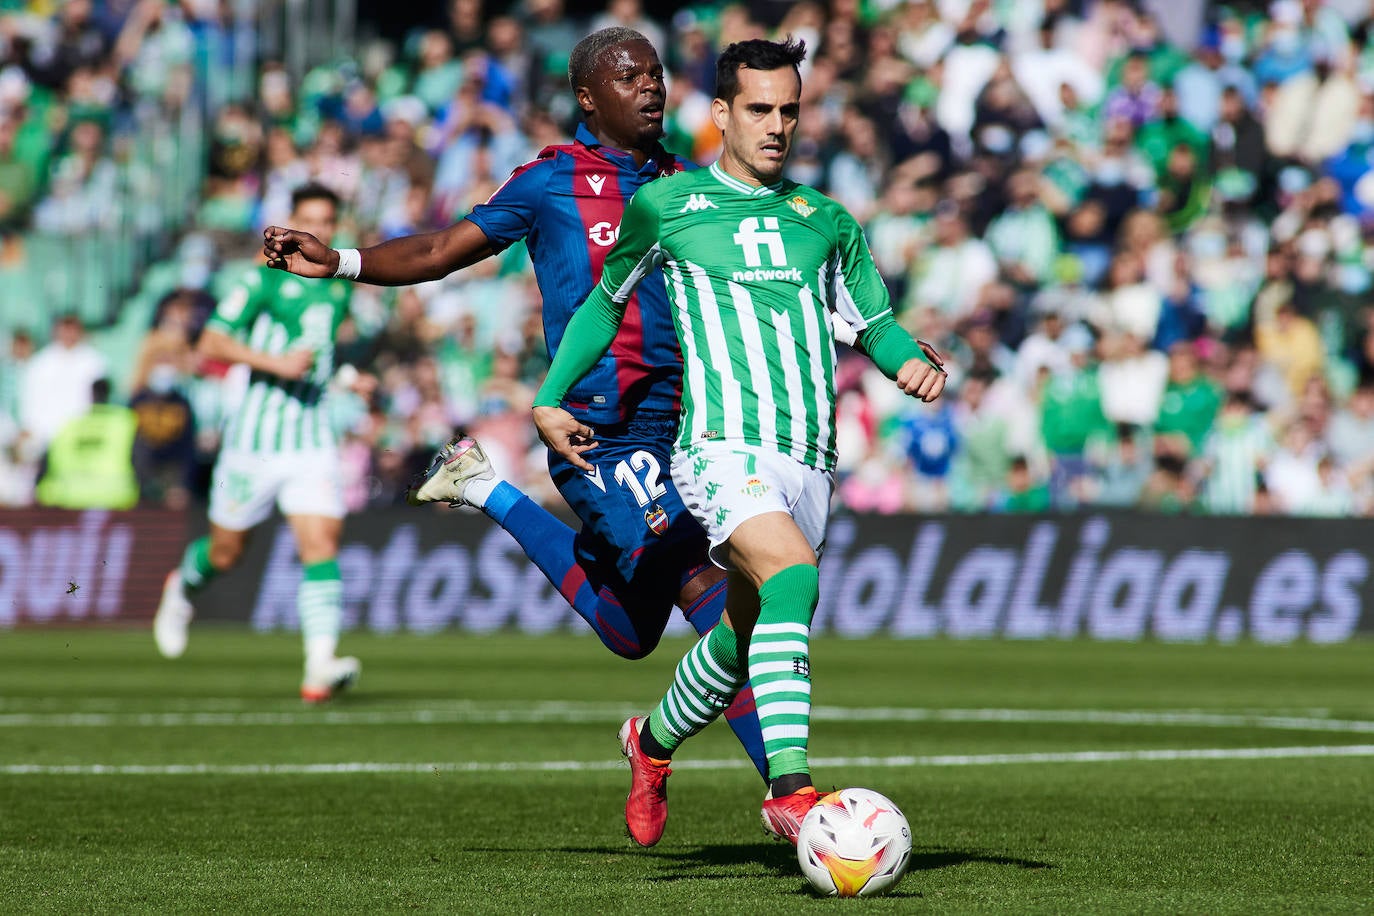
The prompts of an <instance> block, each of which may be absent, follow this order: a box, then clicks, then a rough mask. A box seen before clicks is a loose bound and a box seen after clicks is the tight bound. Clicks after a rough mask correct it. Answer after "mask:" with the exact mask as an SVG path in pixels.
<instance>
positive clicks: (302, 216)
mask: <svg viewBox="0 0 1374 916" xmlns="http://www.w3.org/2000/svg"><path fill="white" fill-rule="evenodd" d="M338 218H339V214H338V212H337V211H336V210H335V209H334V205H333V204H332V203H330V202H329V201H328V200H325V199H323V198H314V199H313V200H303V201H301V202H300V203H299V204H297V205H296V209H294V210H292V211H291V228H292V229H299V230H300V231H301V232H309V233H310V234H311V235H313V236H314V237H315V238H317V239H319V240H320V241H321V242H324V243H325V244H326V245H327V244H329V242H330V240H331V239H333V238H334V232H335V230H336V229H337V228H338Z"/></svg>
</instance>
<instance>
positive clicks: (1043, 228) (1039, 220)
mask: <svg viewBox="0 0 1374 916" xmlns="http://www.w3.org/2000/svg"><path fill="white" fill-rule="evenodd" d="M1040 180H1041V179H1040V174H1039V173H1038V172H1037V171H1036V170H1035V169H1028V168H1027V169H1018V170H1017V171H1016V172H1015V173H1013V174H1012V176H1011V179H1010V181H1008V183H1007V190H1008V192H1009V196H1010V204H1009V206H1008V207H1007V209H1006V210H1004V211H1002V213H1000V214H999V215H998V216H997V217H996V218H995V219H994V220H993V221H992V223H991V224H990V225H989V226H988V229H987V232H986V234H985V238H986V240H987V243H988V245H989V246H991V248H992V253H993V255H994V256H995V257H996V258H997V265H998V267H999V268H1000V270H1001V273H1002V276H1003V277H1005V278H1006V279H1007V280H1008V281H1010V282H1011V283H1013V284H1015V285H1016V286H1017V287H1020V288H1021V289H1023V290H1029V289H1032V288H1035V287H1038V286H1041V285H1043V284H1045V283H1047V282H1049V280H1050V279H1051V277H1052V275H1053V273H1054V261H1055V258H1056V257H1058V255H1059V231H1058V230H1057V229H1056V228H1055V225H1054V217H1053V216H1051V215H1050V211H1049V210H1048V209H1046V208H1045V205H1044V204H1043V203H1041V201H1040Z"/></svg>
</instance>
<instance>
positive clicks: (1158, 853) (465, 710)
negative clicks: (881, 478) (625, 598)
mask: <svg viewBox="0 0 1374 916" xmlns="http://www.w3.org/2000/svg"><path fill="white" fill-rule="evenodd" d="M685 647H686V643H684V642H682V641H681V640H670V641H668V642H666V643H665V644H664V645H663V646H661V647H660V648H659V650H658V652H656V653H655V654H654V656H652V657H651V658H650V659H648V660H645V661H642V662H624V661H621V660H618V659H616V658H614V657H612V656H610V655H609V654H608V653H607V652H606V651H605V650H604V649H602V648H601V646H600V645H599V644H598V643H596V641H595V640H593V639H591V638H589V637H580V636H566V635H565V636H558V637H552V636H551V637H540V638H533V637H528V638H526V637H516V636H509V635H501V636H483V637H476V636H463V635H459V634H444V635H440V636H435V637H429V638H420V637H410V636H396V637H390V638H380V637H374V636H363V635H356V634H350V635H348V636H346V637H345V640H344V648H345V649H346V650H347V651H349V652H352V653H356V654H357V655H358V656H359V657H361V658H362V660H363V679H362V682H361V684H360V685H359V689H358V690H357V691H356V692H354V693H353V694H351V695H348V696H345V697H343V698H341V699H340V700H339V701H337V702H335V703H333V704H331V705H330V706H328V707H326V708H322V709H307V708H304V707H302V705H301V704H300V702H299V701H298V700H296V699H295V691H296V687H297V683H298V665H299V655H298V647H297V642H296V640H295V638H294V637H291V636H288V635H285V634H280V635H270V636H261V635H252V634H248V633H246V632H243V631H241V630H235V629H215V628H209V627H197V628H193V630H192V640H191V647H190V650H189V651H188V653H187V655H186V656H185V657H184V658H182V659H180V660H178V661H175V662H171V661H165V660H163V659H161V658H159V657H157V655H156V653H155V652H154V650H153V647H152V640H151V637H150V635H149V634H148V633H145V632H135V631H128V630H106V631H101V630H65V631H47V632H40V631H13V632H4V633H0V913H28V912H40V913H64V914H65V913H85V912H91V913H138V912H176V913H209V912H216V913H340V912H356V913H379V912H431V913H442V912H454V913H630V914H645V913H675V914H676V913H703V914H716V913H748V914H764V913H789V914H791V913H810V912H817V913H819V912H831V913H833V912H846V913H850V912H858V911H863V912H877V913H924V912H932V913H1256V912H1283V913H1302V914H1306V913H1323V912H1330V913H1345V912H1360V911H1363V912H1369V911H1370V910H1371V909H1372V908H1374V747H1371V746H1372V745H1374V689H1371V688H1374V643H1370V642H1367V641H1362V642H1355V643H1351V644H1347V645H1341V646H1310V645H1299V646H1290V647H1264V646H1256V645H1248V644H1240V645H1233V646H1218V645H1197V646H1171V645H1159V644H1137V645H1120V644H1101V643H1096V644H1094V643H1088V642H1037V643H1018V642H1008V641H989V642H955V641H946V640H935V641H914V642H892V641H844V640H840V639H837V638H833V637H821V638H818V639H816V640H814V641H813V659H812V661H813V669H812V670H813V677H814V685H815V686H814V690H815V702H816V704H817V709H816V717H815V719H814V721H813V724H812V737H811V749H812V756H813V761H814V764H815V772H814V775H815V777H816V781H817V783H818V784H819V785H821V786H823V787H826V786H832V785H833V786H843V785H861V786H867V787H871V788H874V789H877V790H879V791H881V792H883V793H885V794H887V795H888V796H890V797H891V798H893V799H894V800H895V801H897V803H898V804H899V805H901V806H902V808H903V810H904V811H905V812H906V814H907V817H908V819H909V820H910V822H911V826H912V832H913V836H914V854H913V864H912V868H911V870H910V872H909V873H908V874H907V876H906V878H905V879H904V880H903V881H902V883H901V884H900V885H899V886H898V888H897V889H896V891H895V893H894V894H893V895H892V896H889V897H886V898H881V899H871V900H849V901H838V900H825V899H819V898H816V897H814V896H813V895H812V893H811V892H810V891H809V889H808V888H807V886H806V884H805V882H804V880H803V879H802V877H801V874H800V871H799V870H798V868H797V864H796V859H795V855H794V853H793V851H792V849H791V847H789V846H786V845H782V844H779V843H775V842H771V841H769V840H768V839H766V838H765V837H764V835H763V833H762V830H761V828H760V826H759V824H758V804H759V801H760V799H761V797H762V791H763V789H762V784H761V782H760V781H759V780H758V777H757V775H756V774H755V773H754V772H753V770H752V769H751V768H748V767H747V766H746V765H744V764H743V755H742V753H741V752H740V751H739V748H738V747H737V745H735V743H734V740H733V737H732V736H731V735H730V733H729V731H728V730H727V729H726V728H725V727H724V726H723V725H716V726H712V727H711V728H710V729H708V730H707V732H706V733H704V734H703V735H701V736H700V737H698V738H697V739H695V740H694V741H693V742H691V743H690V744H689V745H688V746H686V747H685V748H683V750H682V751H680V752H679V755H678V760H677V767H676V773H675V775H674V776H673V778H672V781H671V783H670V786H671V811H672V815H671V817H670V819H669V824H668V830H667V833H666V835H665V837H664V839H663V841H662V843H660V844H659V845H658V846H657V847H655V848H653V849H648V850H645V849H639V848H637V847H635V846H634V845H633V844H631V843H630V841H629V840H628V839H627V838H626V837H625V833H624V825H623V822H622V819H621V818H622V805H623V801H624V793H625V790H626V787H627V785H628V773H627V771H626V770H625V769H624V768H623V766H622V765H620V764H619V753H618V749H617V747H616V742H615V733H616V729H617V727H618V726H619V724H620V722H621V721H622V719H623V718H624V717H625V716H626V715H627V714H629V713H631V712H633V711H635V710H638V709H647V708H648V704H650V703H651V702H652V701H654V700H656V699H657V697H658V695H659V694H660V693H661V691H662V689H663V688H664V687H665V686H666V684H667V678H668V677H669V676H670V674H671V671H672V668H673V665H674V664H675V662H676V660H677V658H678V657H679V656H680V654H681V652H682V651H683V650H684V649H685Z"/></svg>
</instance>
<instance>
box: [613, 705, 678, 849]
mask: <svg viewBox="0 0 1374 916" xmlns="http://www.w3.org/2000/svg"><path fill="white" fill-rule="evenodd" d="M646 718H647V717H645V716H632V717H631V718H629V719H627V720H626V722H625V724H624V725H622V726H620V753H622V754H624V755H625V759H626V760H628V761H629V762H630V794H629V795H627V796H626V797H625V826H626V828H627V829H628V830H629V831H630V839H632V840H634V841H635V842H636V843H638V844H639V845H640V846H652V845H654V844H655V843H657V842H658V841H659V838H660V837H662V836H663V827H664V825H665V824H667V823H668V777H669V776H671V775H672V773H673V771H672V770H671V769H669V767H668V761H666V760H655V759H654V758H653V757H650V756H648V755H647V754H645V753H644V752H643V751H642V750H640V749H639V730H640V729H641V728H642V727H643V726H644V722H645V720H646Z"/></svg>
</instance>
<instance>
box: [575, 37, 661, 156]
mask: <svg viewBox="0 0 1374 916" xmlns="http://www.w3.org/2000/svg"><path fill="white" fill-rule="evenodd" d="M587 82H588V83H589V85H587V86H579V87H578V88H577V102H578V104H579V105H580V106H582V110H583V111H584V112H586V113H587V114H588V115H589V116H590V115H595V118H596V128H597V132H598V133H600V134H601V135H603V136H604V137H606V138H608V139H610V140H611V141H613V142H614V143H615V144H616V145H617V146H620V147H621V148H622V149H639V150H646V151H647V150H648V149H649V148H651V147H652V146H653V144H654V143H656V142H657V141H658V139H659V138H660V137H662V136H663V104H664V100H665V99H666V97H667V91H666V89H665V88H664V84H663V64H661V63H660V62H659V60H658V52H657V51H655V50H654V46H653V45H651V44H649V43H648V42H647V41H626V42H623V43H621V44H618V45H613V46H612V47H610V48H607V49H606V50H605V51H603V52H602V53H601V57H600V58H598V59H597V62H596V67H595V68H594V69H593V70H592V72H591V76H590V77H589V78H588V80H587Z"/></svg>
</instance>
